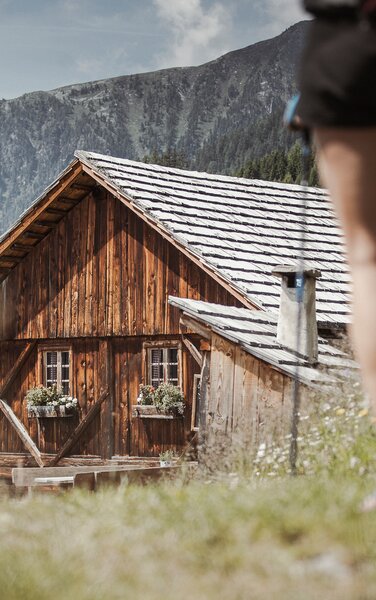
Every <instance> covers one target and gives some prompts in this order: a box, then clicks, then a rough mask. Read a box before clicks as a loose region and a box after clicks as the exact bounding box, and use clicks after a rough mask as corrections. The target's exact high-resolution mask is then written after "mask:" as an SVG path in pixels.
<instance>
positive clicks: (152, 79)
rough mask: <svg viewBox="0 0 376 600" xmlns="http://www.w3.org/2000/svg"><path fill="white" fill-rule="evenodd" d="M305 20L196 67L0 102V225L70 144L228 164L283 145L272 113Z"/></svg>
mask: <svg viewBox="0 0 376 600" xmlns="http://www.w3.org/2000/svg"><path fill="white" fill-rule="evenodd" d="M306 27H307V24H306V23H304V22H303V23H298V24H297V25H295V26H293V27H291V28H290V29H288V30H287V31H286V32H284V33H283V34H281V35H280V36H278V37H276V38H273V39H271V40H267V41H264V42H259V43H258V44H254V45H252V46H248V47H247V48H244V49H242V50H236V51H234V52H230V53H229V54H226V55H224V56H222V57H220V58H218V59H217V60H214V61H212V62H209V63H206V64H204V65H201V66H199V67H189V68H176V69H174V68H173V69H166V70H163V71H157V72H153V73H145V74H141V75H130V76H124V77H117V78H114V79H108V80H103V81H97V82H92V83H87V84H78V85H72V86H67V87H64V88H59V89H56V90H52V91H50V92H34V93H31V94H25V95H24V96H21V97H20V98H16V99H14V100H2V101H0V216H1V217H2V218H1V226H0V227H1V231H4V230H5V229H6V228H7V227H8V226H9V225H10V224H11V222H12V221H13V220H14V219H15V218H16V216H17V215H18V214H20V212H22V211H23V210H24V209H25V208H26V207H27V206H28V204H30V202H31V200H32V199H33V198H35V197H36V196H37V195H38V194H39V193H40V192H41V191H42V190H43V189H44V187H45V186H46V185H48V184H49V183H50V182H51V181H52V180H53V179H54V178H55V177H56V175H57V174H58V173H59V172H60V171H61V170H62V169H63V168H64V167H65V166H66V165H67V163H68V162H69V161H70V160H71V158H72V156H73V152H74V150H75V149H85V150H92V151H96V152H100V153H104V154H111V155H115V156H121V157H125V158H131V159H140V158H142V157H143V156H144V155H145V154H149V153H150V152H151V151H152V150H154V149H157V150H158V151H163V150H165V149H166V148H168V147H175V148H177V149H178V150H179V151H181V152H183V153H184V154H185V155H186V157H187V159H188V161H189V162H190V163H191V164H192V166H194V165H196V166H198V167H199V168H204V169H209V170H212V171H213V170H218V171H220V170H222V171H229V170H231V169H233V168H235V166H238V165H239V157H242V160H243V158H247V157H249V156H250V155H251V154H252V153H256V154H257V153H260V152H261V151H270V150H271V149H272V147H274V146H275V145H276V144H283V143H284V138H283V136H282V137H281V129H280V125H279V122H280V121H279V115H280V113H281V110H282V107H283V106H284V104H285V102H286V100H287V99H288V98H289V96H290V95H291V93H292V91H293V89H294V79H295V69H296V63H297V59H298V56H299V54H300V51H301V48H302V45H303V41H304V37H305V32H306ZM276 115H277V116H278V119H277V124H276ZM269 135H270V139H269ZM234 136H235V138H234ZM233 139H236V143H235V144H234V142H233ZM226 140H227V142H226ZM229 140H232V142H230V141H229ZM221 144H222V145H223V144H224V145H225V146H226V148H225V149H227V158H226V160H224V153H223V152H222V151H221V150H218V145H219V148H220V147H221ZM203 146H204V150H202V148H203ZM214 148H217V149H216V150H215V152H214V155H213V157H212V158H211V157H210V152H211V149H214ZM230 149H231V150H230ZM216 157H217V158H216ZM218 157H221V160H219V159H218Z"/></svg>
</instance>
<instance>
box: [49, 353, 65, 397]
mask: <svg viewBox="0 0 376 600" xmlns="http://www.w3.org/2000/svg"><path fill="white" fill-rule="evenodd" d="M43 362H44V365H43V366H44V377H43V379H44V385H45V386H47V387H50V386H51V385H57V387H58V388H59V389H61V390H62V392H63V393H64V394H67V395H68V394H69V392H70V352H69V350H47V351H46V352H44V355H43Z"/></svg>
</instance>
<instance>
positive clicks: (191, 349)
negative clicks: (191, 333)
mask: <svg viewBox="0 0 376 600" xmlns="http://www.w3.org/2000/svg"><path fill="white" fill-rule="evenodd" d="M183 343H184V345H185V346H186V347H187V348H188V350H189V352H190V353H191V355H192V356H193V358H194V359H195V361H196V362H197V364H198V365H199V366H200V367H201V368H202V356H201V352H199V351H198V350H197V348H196V346H195V345H194V344H192V342H191V340H189V339H188V338H186V337H184V335H183Z"/></svg>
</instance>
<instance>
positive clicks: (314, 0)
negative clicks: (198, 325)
mask: <svg viewBox="0 0 376 600" xmlns="http://www.w3.org/2000/svg"><path fill="white" fill-rule="evenodd" d="M303 4H304V6H305V8H306V9H307V10H308V11H309V12H310V13H311V14H312V15H313V16H314V20H313V21H312V23H311V25H310V32H309V36H308V40H307V45H306V48H305V51H304V53H303V57H302V61H301V67H300V74H299V88H300V92H301V94H300V100H299V104H298V107H297V115H298V116H299V119H300V120H301V122H302V123H303V124H304V127H306V128H307V129H309V130H310V131H312V133H313V138H314V143H315V146H316V153H317V162H318V168H319V172H320V177H321V180H322V182H323V184H324V185H325V186H326V187H327V188H328V190H329V193H330V196H331V198H332V201H333V203H334V206H335V209H336V211H337V215H338V217H339V219H340V222H341V224H342V227H343V230H344V234H345V240H346V246H347V252H348V262H349V266H350V271H351V275H352V282H353V326H352V331H351V334H352V339H353V342H354V348H355V352H356V356H357V359H358V361H359V363H360V365H361V369H362V374H363V381H364V386H365V389H366V391H367V392H368V395H369V398H370V405H371V410H372V412H373V416H374V417H376V0H304V1H303Z"/></svg>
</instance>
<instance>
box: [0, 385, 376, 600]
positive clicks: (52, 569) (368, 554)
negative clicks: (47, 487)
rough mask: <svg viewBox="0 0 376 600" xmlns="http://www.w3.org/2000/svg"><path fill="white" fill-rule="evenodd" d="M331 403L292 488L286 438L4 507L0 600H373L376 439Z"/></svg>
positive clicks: (353, 412)
mask: <svg viewBox="0 0 376 600" xmlns="http://www.w3.org/2000/svg"><path fill="white" fill-rule="evenodd" d="M340 398H343V400H341V399H340V400H338V398H337V397H334V396H333V397H331V399H330V401H327V400H325V401H324V400H322V399H319V400H317V401H311V400H309V411H307V414H306V416H304V415H302V423H301V439H300V454H299V476H298V477H291V476H290V475H289V466H288V459H287V457H288V444H289V439H288V438H287V439H285V440H283V441H282V443H280V444H279V445H277V444H276V443H270V444H264V443H263V444H260V445H259V447H258V448H257V449H256V451H255V452H254V453H253V455H252V454H251V453H250V451H249V449H247V448H245V447H244V446H243V447H239V448H236V447H235V448H234V447H233V448H232V449H231V451H229V452H228V454H227V455H224V454H223V452H224V449H223V448H220V447H218V448H217V449H216V450H215V451H214V456H213V455H212V456H211V457H210V461H207V462H205V461H204V463H203V465H202V467H201V468H200V469H199V471H198V474H197V475H196V476H195V477H191V478H190V479H189V480H188V479H187V478H185V477H184V476H182V477H181V478H178V479H177V480H175V481H172V482H171V481H163V482H161V483H159V484H158V485H150V486H146V487H137V486H124V487H120V488H112V489H110V488H108V489H103V490H101V491H99V492H97V493H95V494H93V493H89V492H83V491H79V490H74V491H73V492H68V493H66V494H63V495H61V496H49V495H42V496H38V495H35V496H32V497H25V498H22V499H19V500H15V499H7V498H3V499H2V500H1V501H0V532H1V544H0V598H1V599H4V600H15V599H17V600H52V599H53V600H71V599H76V598H77V599H79V600H89V599H90V600H105V599H106V600H115V599H116V600H117V599H119V600H120V599H122V600H123V599H132V600H141V599H142V600H180V599H181V600H183V599H184V600H186V599H189V600H190V599H191V598H192V599H198V600H201V599H203V600H221V599H226V600H227V599H229V600H237V599H239V600H243V599H244V600H258V599H260V600H261V599H262V600H274V599H276V600H277V599H278V600H375V598H376V568H375V564H376V562H375V559H376V511H375V512H370V513H362V512H361V511H360V509H359V507H360V505H361V503H362V500H363V499H364V497H365V496H366V495H367V494H368V493H370V492H372V491H373V490H374V489H375V488H376V468H375V456H376V435H375V430H374V426H372V424H371V422H370V420H369V418H368V416H367V410H366V409H365V408H364V406H363V400H362V399H361V397H360V396H359V397H358V396H356V395H355V394H354V395H353V396H351V395H350V394H349V393H347V395H346V396H343V395H340ZM215 452H217V454H216V455H215ZM208 465H209V467H208Z"/></svg>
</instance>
